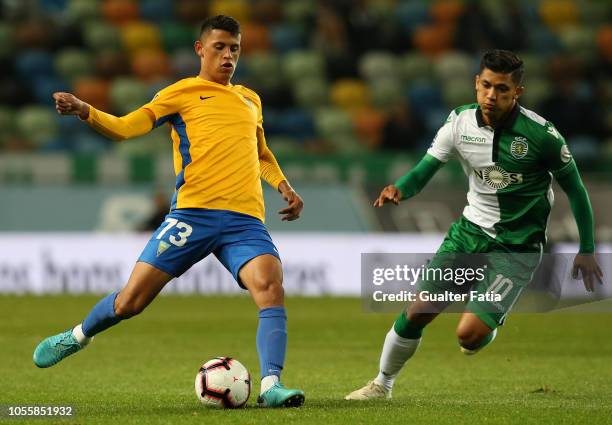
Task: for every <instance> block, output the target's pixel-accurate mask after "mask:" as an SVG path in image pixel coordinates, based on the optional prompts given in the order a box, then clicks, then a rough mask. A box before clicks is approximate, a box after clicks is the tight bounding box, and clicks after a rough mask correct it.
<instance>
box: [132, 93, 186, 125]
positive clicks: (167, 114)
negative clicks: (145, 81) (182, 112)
mask: <svg viewBox="0 0 612 425" xmlns="http://www.w3.org/2000/svg"><path fill="white" fill-rule="evenodd" d="M181 93H182V92H181V90H179V89H178V87H176V84H173V85H171V86H168V87H166V88H164V89H162V90H160V91H159V92H158V93H157V94H156V95H155V96H154V97H153V99H152V100H151V101H150V102H149V103H147V104H145V105H143V106H142V108H141V109H144V110H145V111H146V112H147V113H149V115H152V116H153V119H154V120H155V124H154V127H159V126H160V125H162V124H163V123H165V122H166V121H168V120H169V119H170V118H171V117H172V116H173V115H174V114H176V113H177V112H178V111H179V106H180V104H181V103H180V101H179V100H180V96H181Z"/></svg>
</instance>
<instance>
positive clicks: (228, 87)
mask: <svg viewBox="0 0 612 425" xmlns="http://www.w3.org/2000/svg"><path fill="white" fill-rule="evenodd" d="M196 78H197V79H198V80H200V81H203V82H205V83H209V84H213V85H215V86H219V87H225V88H226V89H231V88H234V85H233V84H232V83H228V84H227V85H225V84H219V83H215V82H214V81H210V80H205V79H204V78H202V77H200V76H199V75H196Z"/></svg>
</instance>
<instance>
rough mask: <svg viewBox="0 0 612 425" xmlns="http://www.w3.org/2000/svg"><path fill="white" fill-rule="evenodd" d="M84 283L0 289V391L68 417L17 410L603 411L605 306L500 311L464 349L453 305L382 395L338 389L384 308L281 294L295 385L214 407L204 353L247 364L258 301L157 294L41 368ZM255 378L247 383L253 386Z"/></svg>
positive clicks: (516, 415)
mask: <svg viewBox="0 0 612 425" xmlns="http://www.w3.org/2000/svg"><path fill="white" fill-rule="evenodd" d="M96 300H97V297H92V296H87V297H82V296H51V297H32V296H23V297H19V296H1V297H0V342H1V350H0V364H1V365H2V372H1V376H0V404H4V405H7V404H9V405H33V404H45V405H66V404H69V405H73V406H74V407H75V409H76V416H75V417H73V418H70V419H58V418H55V419H32V420H21V419H20V420H16V419H0V422H4V423H14V424H24V423H35V424H50V423H53V424H80V425H84V424H214V425H217V424H236V423H238V424H287V423H296V424H306V423H308V424H329V425H331V424H343V425H349V424H395V423H397V424H436V425H440V424H457V423H469V424H500V423H504V424H507V423H517V424H573V423H576V424H577V423H582V424H584V423H589V424H603V423H610V421H612V338H610V336H611V331H610V328H611V325H612V320H611V319H612V314H606V313H554V314H550V313H549V314H520V313H517V314H515V315H511V316H510V318H509V320H508V322H507V324H506V325H505V326H504V327H503V328H502V329H501V331H500V333H499V335H498V338H497V340H496V341H495V342H494V343H493V344H492V345H491V346H490V347H487V348H486V349H485V350H484V351H483V352H481V353H479V354H478V355H476V356H472V357H466V356H463V355H462V354H461V353H460V352H459V349H458V347H457V343H456V338H455V336H454V329H455V326H456V323H457V320H458V316H457V315H456V314H447V315H443V316H441V317H440V318H438V320H436V321H435V322H434V323H433V324H432V325H430V327H428V328H427V329H426V331H425V333H424V339H423V343H422V345H421V347H420V348H419V351H418V352H417V354H416V355H415V357H413V359H412V360H411V361H410V363H409V365H408V366H407V368H406V369H405V370H404V371H403V372H402V375H401V376H400V377H399V378H398V380H397V382H396V386H395V389H394V398H393V400H390V401H383V400H376V401H372V402H367V403H359V402H347V401H344V400H343V399H342V398H343V396H344V395H345V394H346V393H347V392H349V391H351V390H353V389H355V388H357V387H359V386H361V385H363V384H365V383H366V382H367V381H368V380H369V379H371V378H372V377H373V376H374V375H375V373H376V371H377V365H378V356H379V352H380V347H381V343H382V341H383V338H384V335H385V333H386V332H387V330H388V329H389V327H390V325H391V323H392V321H393V319H394V316H393V315H388V314H385V315H383V314H373V313H364V312H363V311H362V309H361V302H360V300H358V299H348V298H290V299H288V301H287V307H288V314H289V322H288V323H289V324H288V326H289V350H288V355H287V361H286V370H285V372H284V374H283V381H284V382H285V383H286V384H287V385H288V386H295V387H299V388H302V389H304V391H305V392H306V404H305V405H304V406H303V407H302V408H300V409H276V410H269V409H257V408H255V407H254V403H255V397H253V396H251V399H250V400H249V403H248V406H247V407H246V408H244V409H239V410H233V411H232V410H213V409H210V408H206V407H204V406H202V405H201V404H200V403H199V402H198V401H197V399H196V396H195V394H194V390H193V380H194V377H195V374H196V371H197V369H198V367H199V365H200V364H201V363H202V362H204V361H205V360H207V359H209V358H211V357H214V356H218V355H230V356H234V357H236V358H238V359H239V360H240V361H241V362H243V363H244V364H245V365H246V366H247V368H249V370H250V371H251V373H252V374H253V376H254V377H256V378H258V374H259V366H258V362H257V355H256V351H255V329H256V325H257V320H256V319H257V311H256V308H255V307H254V305H253V304H252V301H251V300H250V299H249V298H247V297H201V296H188V297H187V296H186V297H179V296H168V297H160V298H158V299H157V300H156V301H155V302H154V303H153V304H152V305H151V306H150V307H149V308H148V309H147V310H146V311H145V312H144V313H143V314H142V315H141V316H139V317H136V318H134V319H131V320H129V321H126V322H124V323H122V324H120V325H119V326H117V327H115V328H112V329H110V330H109V331H107V332H105V333H103V334H101V335H99V336H98V337H96V340H95V341H94V342H93V343H92V345H91V346H90V347H88V348H87V349H86V350H84V351H83V352H81V353H78V354H76V355H75V356H73V357H71V358H69V359H67V360H65V361H64V362H62V363H60V364H59V365H56V366H54V367H52V368H50V369H45V370H42V369H37V368H36V367H35V366H34V365H33V363H32V351H33V349H34V347H35V346H36V344H37V343H38V342H39V341H40V340H41V338H43V337H44V336H47V335H50V334H54V333H57V332H59V331H61V330H64V329H66V328H68V327H69V326H71V325H73V324H75V323H77V322H78V321H80V320H81V319H82V318H83V317H84V315H85V314H86V313H87V312H88V311H89V309H90V308H91V307H92V306H93V304H94V303H95V302H96ZM258 381H259V379H255V385H254V392H257V391H258V390H259V388H258V387H259V385H258V384H259V382H258Z"/></svg>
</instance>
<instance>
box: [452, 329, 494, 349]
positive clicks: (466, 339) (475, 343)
mask: <svg viewBox="0 0 612 425" xmlns="http://www.w3.org/2000/svg"><path fill="white" fill-rule="evenodd" d="M489 333H490V332H486V333H485V332H482V331H479V330H477V329H474V328H473V327H471V326H459V327H458V328H457V339H458V340H459V345H460V346H461V347H463V348H466V349H468V350H475V349H476V348H479V347H480V346H481V345H482V343H483V342H484V341H485V339H486V338H487V335H488V334H489Z"/></svg>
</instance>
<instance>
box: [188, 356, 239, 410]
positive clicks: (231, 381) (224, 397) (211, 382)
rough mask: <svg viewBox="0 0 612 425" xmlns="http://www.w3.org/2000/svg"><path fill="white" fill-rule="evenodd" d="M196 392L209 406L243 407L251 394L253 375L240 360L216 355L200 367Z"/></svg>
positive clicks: (196, 381) (196, 380)
mask: <svg viewBox="0 0 612 425" xmlns="http://www.w3.org/2000/svg"><path fill="white" fill-rule="evenodd" d="M195 392H196V395H197V396H198V399H200V401H201V402H202V403H203V404H206V405H209V406H214V407H226V408H230V409H231V408H236V407H242V406H244V405H245V404H246V402H247V400H248V399H249V395H251V375H250V374H249V371H248V370H247V369H246V367H244V366H243V365H242V363H240V362H239V361H238V360H236V359H232V358H231V357H215V358H214V359H211V360H209V361H207V362H206V363H204V364H203V365H202V367H200V370H199V371H198V374H197V375H196V377H195Z"/></svg>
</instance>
